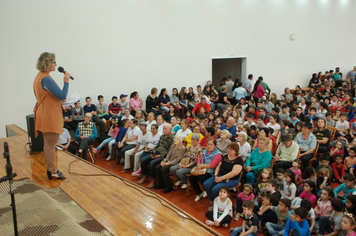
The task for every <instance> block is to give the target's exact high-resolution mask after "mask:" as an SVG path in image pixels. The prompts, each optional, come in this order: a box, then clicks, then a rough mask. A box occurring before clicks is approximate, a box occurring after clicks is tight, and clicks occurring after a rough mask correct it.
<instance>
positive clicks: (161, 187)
mask: <svg viewBox="0 0 356 236" xmlns="http://www.w3.org/2000/svg"><path fill="white" fill-rule="evenodd" d="M153 188H154V189H163V188H165V187H164V186H161V185H155V186H154V187H153Z"/></svg>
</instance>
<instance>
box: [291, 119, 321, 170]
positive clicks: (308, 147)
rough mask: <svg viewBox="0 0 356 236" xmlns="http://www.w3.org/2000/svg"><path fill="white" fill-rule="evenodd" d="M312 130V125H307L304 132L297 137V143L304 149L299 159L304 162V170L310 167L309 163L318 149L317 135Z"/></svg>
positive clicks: (303, 129) (304, 126)
mask: <svg viewBox="0 0 356 236" xmlns="http://www.w3.org/2000/svg"><path fill="white" fill-rule="evenodd" d="M312 128H313V127H312V124H311V123H305V124H304V125H303V128H302V132H300V133H299V134H297V136H296V137H295V142H296V143H297V144H298V145H299V147H301V148H302V151H301V153H300V155H299V159H301V160H302V162H303V166H304V168H305V167H307V166H308V162H309V160H310V159H312V157H313V154H314V150H315V148H316V138H315V135H314V134H312V133H311V132H310V131H311V129H312Z"/></svg>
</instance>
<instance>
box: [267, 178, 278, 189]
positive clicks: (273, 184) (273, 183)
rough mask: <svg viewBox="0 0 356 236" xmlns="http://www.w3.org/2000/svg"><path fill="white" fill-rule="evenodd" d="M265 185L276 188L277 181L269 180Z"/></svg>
mask: <svg viewBox="0 0 356 236" xmlns="http://www.w3.org/2000/svg"><path fill="white" fill-rule="evenodd" d="M267 184H270V185H272V187H277V180H275V179H269V180H267Z"/></svg>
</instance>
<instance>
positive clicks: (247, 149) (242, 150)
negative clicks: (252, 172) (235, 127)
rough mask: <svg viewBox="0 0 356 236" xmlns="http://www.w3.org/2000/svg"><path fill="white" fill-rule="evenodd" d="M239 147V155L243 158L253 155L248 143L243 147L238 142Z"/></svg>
mask: <svg viewBox="0 0 356 236" xmlns="http://www.w3.org/2000/svg"><path fill="white" fill-rule="evenodd" d="M237 145H239V153H240V154H241V155H242V156H243V157H248V156H250V154H251V146H250V144H249V143H248V142H245V144H244V145H243V146H242V147H241V145H240V143H239V142H237Z"/></svg>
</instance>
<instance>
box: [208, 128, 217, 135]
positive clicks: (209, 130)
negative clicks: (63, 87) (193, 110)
mask: <svg viewBox="0 0 356 236" xmlns="http://www.w3.org/2000/svg"><path fill="white" fill-rule="evenodd" d="M206 132H207V133H210V134H211V136H214V134H215V129H214V128H213V127H208V128H206Z"/></svg>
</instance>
